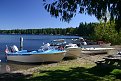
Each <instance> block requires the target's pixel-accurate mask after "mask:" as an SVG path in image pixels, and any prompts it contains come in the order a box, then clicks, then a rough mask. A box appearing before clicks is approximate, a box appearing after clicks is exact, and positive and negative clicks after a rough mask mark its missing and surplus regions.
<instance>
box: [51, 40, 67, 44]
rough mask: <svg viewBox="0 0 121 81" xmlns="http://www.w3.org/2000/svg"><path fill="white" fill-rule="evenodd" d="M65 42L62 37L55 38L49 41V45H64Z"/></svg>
mask: <svg viewBox="0 0 121 81" xmlns="http://www.w3.org/2000/svg"><path fill="white" fill-rule="evenodd" d="M66 44H67V43H66V41H65V40H64V39H55V40H53V41H51V43H50V45H51V46H65V45H66Z"/></svg>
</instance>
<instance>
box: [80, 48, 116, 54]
mask: <svg viewBox="0 0 121 81" xmlns="http://www.w3.org/2000/svg"><path fill="white" fill-rule="evenodd" d="M113 49H114V48H82V51H81V53H83V54H101V53H107V52H108V50H113Z"/></svg>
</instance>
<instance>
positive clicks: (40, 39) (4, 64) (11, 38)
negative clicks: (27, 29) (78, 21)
mask: <svg viewBox="0 0 121 81" xmlns="http://www.w3.org/2000/svg"><path fill="white" fill-rule="evenodd" d="M20 37H23V39H24V47H23V49H26V50H36V49H39V48H40V46H42V45H43V43H50V42H51V41H52V40H54V39H65V40H67V39H73V38H78V37H79V36H63V35H0V60H1V64H0V73H2V71H3V72H4V69H5V71H6V68H7V69H8V70H9V69H12V70H17V69H19V68H21V67H22V68H23V67H24V68H28V67H32V66H33V65H28V64H27V65H26V64H19V63H14V62H12V63H11V62H8V61H6V58H5V48H6V45H7V46H8V47H10V46H12V45H16V46H17V47H18V48H19V47H20ZM10 66H11V67H12V68H10ZM34 66H35V65H34ZM13 67H14V68H13ZM15 67H16V68H17V69H16V68H15Z"/></svg>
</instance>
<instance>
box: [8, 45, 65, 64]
mask: <svg viewBox="0 0 121 81" xmlns="http://www.w3.org/2000/svg"><path fill="white" fill-rule="evenodd" d="M7 49H8V48H7ZM65 53H66V51H64V50H59V49H45V48H43V49H39V50H34V51H27V50H21V51H19V50H18V48H17V47H16V46H15V45H14V46H12V51H6V55H7V60H10V61H17V62H26V63H37V62H59V61H61V60H62V59H63V58H64V57H65Z"/></svg>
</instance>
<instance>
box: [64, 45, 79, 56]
mask: <svg viewBox="0 0 121 81" xmlns="http://www.w3.org/2000/svg"><path fill="white" fill-rule="evenodd" d="M65 50H66V55H65V57H69V58H78V57H80V53H81V48H80V47H78V46H77V45H76V44H68V45H66V46H65Z"/></svg>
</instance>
